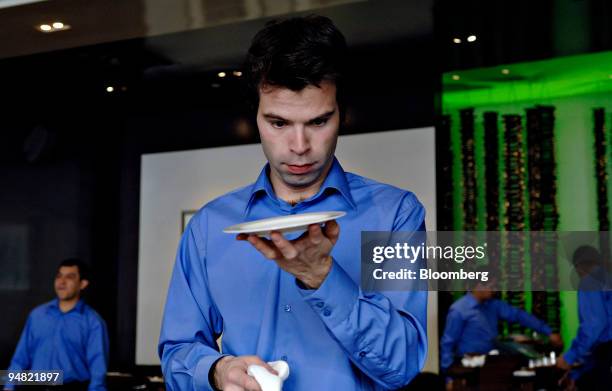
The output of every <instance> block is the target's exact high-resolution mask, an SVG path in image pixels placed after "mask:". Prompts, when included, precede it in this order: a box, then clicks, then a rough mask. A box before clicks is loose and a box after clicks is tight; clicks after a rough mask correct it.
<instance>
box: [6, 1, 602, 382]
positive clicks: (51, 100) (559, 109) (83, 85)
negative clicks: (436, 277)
mask: <svg viewBox="0 0 612 391" xmlns="http://www.w3.org/2000/svg"><path fill="white" fill-rule="evenodd" d="M309 13H317V14H322V15H325V16H328V17H330V18H332V20H333V21H334V22H335V23H336V25H337V26H338V27H339V29H340V30H341V31H342V32H343V33H344V34H345V36H346V38H347V41H348V43H349V46H350V49H351V54H350V55H351V62H350V63H351V70H350V72H351V73H350V75H349V80H350V83H348V92H347V97H348V102H347V107H348V110H347V123H346V126H344V127H343V128H342V129H341V134H342V135H346V136H348V135H357V134H372V133H376V132H387V131H393V130H399V129H416V128H419V129H422V128H430V132H432V133H433V134H434V135H435V173H436V175H435V184H436V190H435V192H436V195H435V199H430V200H428V201H429V202H432V203H434V204H435V205H436V210H437V213H436V224H435V225H436V226H437V229H438V230H491V231H495V230H528V229H532V230H565V231H581V230H584V231H597V230H601V231H608V230H609V208H608V202H609V195H610V192H611V190H612V189H610V181H609V180H608V173H609V172H610V168H611V167H610V161H611V159H610V152H611V150H610V148H609V147H608V146H607V145H608V144H609V137H610V131H609V129H610V128H611V121H612V114H611V113H612V51H611V50H612V31H611V28H612V27H611V26H612V4H610V2H609V1H607V0H541V1H527V0H513V1H509V0H496V1H485V0H284V1H281V0H223V1H220V0H175V1H172V2H168V1H163V0H90V1H78V0H57V1H53V0H49V1H32V0H30V1H27V0H22V1H19V0H13V1H11V0H0V42H1V43H0V85H1V87H2V89H1V94H2V97H3V99H2V109H1V112H2V115H1V116H0V302H1V303H3V307H4V310H5V313H6V316H5V317H4V319H3V322H2V324H1V325H0V367H7V366H8V363H9V361H10V358H11V356H12V353H13V351H14V348H15V345H16V343H17V340H18V338H19V335H20V333H21V330H22V328H23V325H24V322H25V319H26V318H27V315H28V313H29V311H31V309H32V308H34V307H35V306H36V305H38V304H40V303H43V302H45V301H48V300H50V299H51V298H53V296H54V292H53V284H52V281H53V276H54V274H55V269H56V267H57V264H58V262H59V261H60V260H61V259H64V258H68V257H73V256H77V257H80V258H83V259H85V260H87V261H88V262H89V263H90V264H91V266H92V269H93V281H92V285H91V287H90V288H89V289H88V292H87V295H86V299H87V301H88V303H89V304H90V305H91V306H92V307H93V308H95V309H96V310H97V311H98V312H99V313H100V314H101V315H102V317H103V318H104V319H105V320H106V322H107V325H108V329H109V334H110V342H111V346H110V370H112V371H114V372H119V373H121V374H125V376H145V375H148V376H152V375H159V374H160V371H159V366H158V365H155V364H153V363H149V362H146V363H145V362H138V360H137V358H136V355H137V354H136V340H137V313H138V299H139V298H138V286H139V280H138V276H139V234H140V232H141V229H142V227H141V226H140V224H141V216H140V211H141V206H142V205H141V200H142V199H143V198H142V197H143V194H141V168H142V165H141V163H142V158H143V156H144V155H148V154H156V153H160V152H173V151H174V152H177V151H187V150H198V149H202V148H217V147H227V146H238V145H246V144H255V143H257V142H258V134H257V128H256V125H255V123H254V118H252V116H251V115H250V112H249V108H248V106H247V104H246V102H245V97H244V93H243V81H242V78H241V76H242V75H241V63H242V59H243V56H244V54H245V53H246V50H247V49H248V46H249V44H250V39H251V37H252V36H253V35H254V33H255V32H257V31H258V30H259V29H260V28H261V27H262V26H263V25H264V23H265V22H266V21H268V20H271V19H274V18H277V17H287V16H291V15H301V14H309ZM491 152H493V153H491ZM383 153H384V152H383ZM508 156H518V157H517V159H515V160H512V159H511V158H508ZM512 189H514V190H512ZM516 189H519V191H516ZM190 208H193V207H190ZM190 208H186V209H190ZM196 209H197V208H196ZM186 212H189V211H186ZM168 224H174V227H176V229H177V231H178V229H179V227H180V225H181V224H182V222H181V221H180V220H178V218H177V221H169V222H168ZM178 234H180V231H178V232H177V235H178ZM177 237H178V236H177ZM177 240H178V239H177ZM604 244H605V243H602V248H604V247H606V248H607V246H605V245H604ZM168 262H169V263H171V262H172V260H168ZM525 269H526V270H525V272H526V273H529V266H526V267H525ZM551 273H552V275H553V276H554V277H555V276H557V275H563V274H564V273H567V271H565V270H564V269H563V267H559V268H558V269H555V270H553V271H551ZM528 290H529V289H528V287H526V290H525V292H511V293H504V294H503V297H504V298H505V299H507V300H508V301H510V302H512V304H514V305H517V306H520V307H521V308H524V309H526V310H527V311H530V312H533V313H535V314H537V315H538V316H539V317H541V318H542V319H545V320H546V321H547V322H549V324H551V325H553V326H555V327H556V328H557V329H558V330H560V332H561V334H562V336H563V339H564V341H565V342H566V345H567V344H568V343H569V342H570V341H571V339H572V338H573V336H574V335H575V333H576V329H577V327H578V315H577V302H576V293H575V292H560V293H555V292H553V293H544V294H539V293H533V294H532V293H530V292H528ZM459 296H460V295H459V294H457V293H440V295H439V296H436V298H435V300H436V305H438V311H437V315H436V316H435V317H433V318H430V321H431V322H433V323H434V324H431V325H430V326H431V327H433V328H434V329H438V330H439V331H440V333H441V332H442V330H443V329H444V322H445V318H446V312H447V311H448V308H449V306H450V305H451V303H452V302H453V301H454V300H456V299H457V298H458V297H459ZM520 331H521V330H516V329H512V328H511V327H510V326H502V334H510V333H513V332H520ZM434 335H435V334H434ZM430 337H431V334H430ZM436 338H437V336H436ZM156 342H157V341H152V342H151V343H152V344H156ZM434 345H435V349H432V351H430V365H429V366H428V370H429V371H431V372H434V373H435V372H437V371H438V367H437V358H436V357H437V354H438V351H437V341H436V342H435V343H434ZM432 357H433V358H432ZM431 360H434V361H433V364H431Z"/></svg>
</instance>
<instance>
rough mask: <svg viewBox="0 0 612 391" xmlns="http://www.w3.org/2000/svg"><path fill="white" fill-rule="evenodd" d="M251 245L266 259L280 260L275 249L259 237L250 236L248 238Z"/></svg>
mask: <svg viewBox="0 0 612 391" xmlns="http://www.w3.org/2000/svg"><path fill="white" fill-rule="evenodd" d="M248 241H249V243H251V245H252V246H253V247H255V248H256V249H257V251H259V252H260V253H262V254H263V256H264V257H266V258H268V259H276V258H278V253H277V251H276V249H275V248H274V247H272V245H271V244H270V243H268V242H267V241H265V240H264V239H262V238H260V237H259V236H257V235H249V237H248Z"/></svg>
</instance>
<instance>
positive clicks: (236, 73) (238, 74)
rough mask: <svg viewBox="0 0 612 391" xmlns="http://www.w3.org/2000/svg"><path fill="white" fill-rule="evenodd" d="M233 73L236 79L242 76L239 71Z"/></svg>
mask: <svg viewBox="0 0 612 391" xmlns="http://www.w3.org/2000/svg"><path fill="white" fill-rule="evenodd" d="M233 73H234V76H236V77H240V76H242V72H240V71H234V72H233Z"/></svg>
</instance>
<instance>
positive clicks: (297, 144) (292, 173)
mask: <svg viewBox="0 0 612 391" xmlns="http://www.w3.org/2000/svg"><path fill="white" fill-rule="evenodd" d="M339 126H340V114H339V109H338V103H337V102H336V86H335V84H333V83H329V82H323V83H321V84H320V87H316V86H312V85H310V86H307V87H306V88H304V89H303V90H301V91H298V92H295V91H291V90H290V89H288V88H283V87H274V86H263V87H262V88H260V93H259V108H258V110H257V127H258V128H259V135H260V137H261V144H262V146H263V151H264V154H265V155H266V158H267V159H268V162H269V163H270V175H271V176H272V177H273V178H271V179H272V181H273V183H274V182H275V180H276V183H281V184H283V185H284V186H286V187H288V188H289V189H292V190H298V191H299V190H302V189H308V188H309V187H311V186H313V185H314V186H316V185H317V184H320V182H322V181H323V179H324V176H325V175H326V174H327V169H328V168H329V167H330V165H331V162H332V160H333V156H334V151H335V149H336V140H337V138H338V128H339Z"/></svg>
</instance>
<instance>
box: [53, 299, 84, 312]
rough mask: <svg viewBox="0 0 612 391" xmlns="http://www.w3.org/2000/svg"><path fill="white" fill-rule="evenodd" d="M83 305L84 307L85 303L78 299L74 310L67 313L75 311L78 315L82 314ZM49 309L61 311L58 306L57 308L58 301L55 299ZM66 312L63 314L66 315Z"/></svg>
mask: <svg viewBox="0 0 612 391" xmlns="http://www.w3.org/2000/svg"><path fill="white" fill-rule="evenodd" d="M84 305H85V302H84V301H83V299H79V301H77V303H76V305H75V306H74V308H73V309H71V310H70V311H68V312H72V311H77V312H79V313H83V306H84ZM51 307H52V308H54V309H56V310H57V311H59V312H62V310H61V309H60V306H59V299H58V298H57V297H56V298H55V299H54V300H53V301H52V302H51ZM68 312H65V313H66V314H67V313H68Z"/></svg>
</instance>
